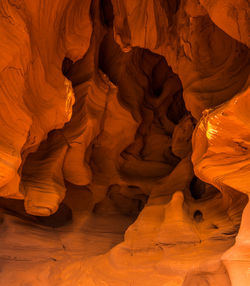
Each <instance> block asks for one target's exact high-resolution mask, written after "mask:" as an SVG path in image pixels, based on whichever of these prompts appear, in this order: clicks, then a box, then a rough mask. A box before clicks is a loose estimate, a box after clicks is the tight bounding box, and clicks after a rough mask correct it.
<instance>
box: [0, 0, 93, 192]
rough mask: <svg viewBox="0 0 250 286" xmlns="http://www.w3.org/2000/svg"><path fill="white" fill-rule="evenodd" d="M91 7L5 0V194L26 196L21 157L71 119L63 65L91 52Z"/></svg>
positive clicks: (0, 182) (0, 146)
mask: <svg viewBox="0 0 250 286" xmlns="http://www.w3.org/2000/svg"><path fill="white" fill-rule="evenodd" d="M89 7H90V1H84V2H81V1H53V3H52V2H51V1H29V0H27V1H8V0H3V1H1V4H0V15H1V18H0V22H1V24H0V27H1V28H0V29H1V31H0V33H1V45H0V50H1V55H2V56H1V60H0V77H1V89H0V92H1V120H0V126H1V142H0V150H1V151H0V152H1V167H0V168H1V179H0V186H1V187H4V190H3V192H2V191H0V192H1V193H3V195H4V196H8V197H22V196H23V195H24V194H23V193H22V192H20V191H19V190H18V185H19V184H18V182H19V175H20V170H19V172H18V174H17V171H18V169H19V167H20V165H21V158H22V159H23V158H24V157H25V156H26V154H27V153H28V152H30V151H29V150H34V148H37V147H38V145H39V144H40V142H41V141H42V140H44V139H45V138H46V136H47V134H48V132H49V131H51V130H53V129H57V128H61V127H63V125H64V123H65V122H67V121H68V120H69V119H70V117H71V113H72V105H73V103H74V93H73V90H72V87H71V82H70V81H69V80H68V79H67V78H65V77H64V76H63V75H62V73H61V63H62V60H63V58H64V57H65V56H68V57H70V58H71V59H72V60H73V61H75V60H77V59H79V58H81V57H82V56H83V55H84V54H85V52H86V51H87V48H88V46H89V40H90V36H91V31H92V28H91V22H90V17H89ZM55 110H56V112H55ZM23 161H24V159H23ZM8 183H10V187H9V186H8Z"/></svg>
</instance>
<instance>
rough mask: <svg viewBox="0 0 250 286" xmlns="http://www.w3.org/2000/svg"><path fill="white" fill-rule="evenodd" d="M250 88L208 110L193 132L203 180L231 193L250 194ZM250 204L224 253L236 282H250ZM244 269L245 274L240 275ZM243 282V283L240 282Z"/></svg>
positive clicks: (195, 156)
mask: <svg viewBox="0 0 250 286" xmlns="http://www.w3.org/2000/svg"><path fill="white" fill-rule="evenodd" d="M249 91H250V90H249V88H248V89H246V90H245V91H244V92H242V93H240V94H238V95H236V96H235V97H234V98H233V99H231V100H230V101H228V102H226V103H224V104H223V105H221V106H220V107H218V108H216V109H215V110H208V111H206V112H204V115H203V118H202V119H201V122H200V123H199V125H198V126H197V127H196V130H195V132H194V135H193V147H194V152H193V155H192V161H193V164H194V171H195V173H196V174H197V176H199V177H200V178H201V179H202V180H204V181H206V182H208V183H211V184H213V185H214V186H216V187H218V188H219V189H220V190H222V192H223V193H227V192H228V189H229V190H230V189H234V190H237V191H239V192H242V193H245V194H247V195H248V197H249V175H250V169H249V166H250V165H249V159H250V153H249V147H250V145H249V144H250V141H249V138H250V137H249V135H250V120H249V104H250V92H249ZM249 232H250V231H249V204H248V205H247V206H246V208H245V210H244V212H243V216H242V223H241V227H240V231H239V234H238V236H237V239H236V243H235V245H234V246H233V247H232V248H231V249H230V250H229V251H228V252H226V253H225V254H224V256H223V257H224V258H223V259H224V261H225V264H226V266H227V268H228V270H229V273H230V277H231V281H232V285H239V283H240V285H248V284H249V283H250V279H249V275H248V270H249V266H250V263H249V256H248V254H247V253H248V251H249V242H248V241H249ZM239 272H241V275H239ZM239 281H240V282H239Z"/></svg>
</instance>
